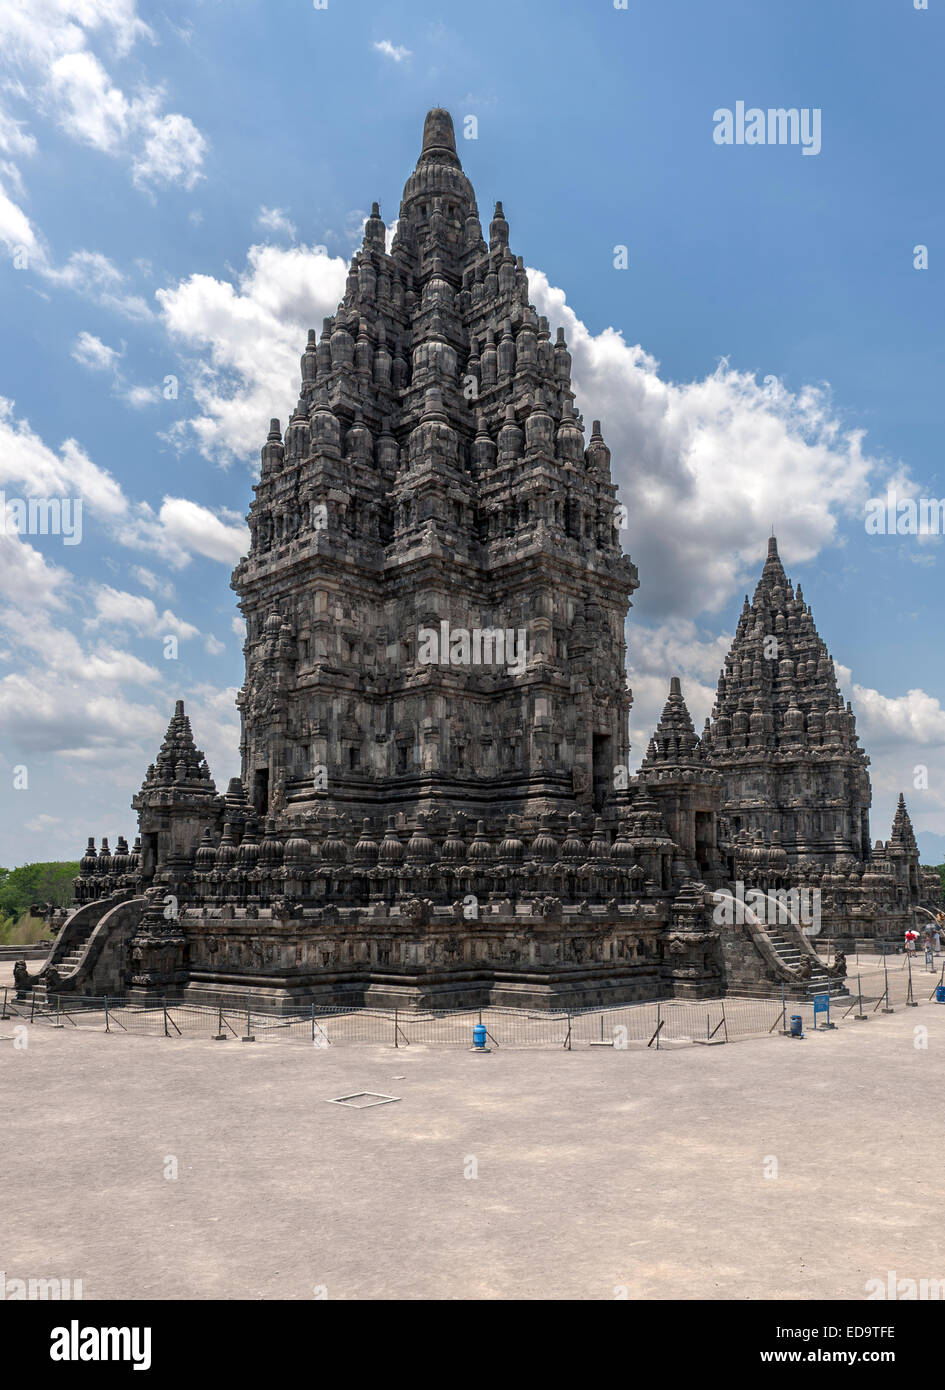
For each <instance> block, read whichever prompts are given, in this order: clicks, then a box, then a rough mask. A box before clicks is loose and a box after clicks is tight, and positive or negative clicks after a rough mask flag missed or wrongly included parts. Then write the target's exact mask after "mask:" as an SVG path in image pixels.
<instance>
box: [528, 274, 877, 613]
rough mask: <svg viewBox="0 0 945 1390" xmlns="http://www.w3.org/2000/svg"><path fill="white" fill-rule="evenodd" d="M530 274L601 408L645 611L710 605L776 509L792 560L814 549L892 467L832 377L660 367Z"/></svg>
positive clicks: (724, 592)
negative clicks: (690, 373)
mask: <svg viewBox="0 0 945 1390" xmlns="http://www.w3.org/2000/svg"><path fill="white" fill-rule="evenodd" d="M528 275H529V285H530V289H531V294H532V298H533V300H534V301H535V303H536V306H537V307H538V309H539V311H540V312H541V313H544V314H547V315H548V318H549V319H550V321H551V323H552V325H553V326H556V325H558V324H560V325H562V326H563V327H564V328H565V332H566V336H567V340H568V347H569V349H570V352H571V355H572V359H573V381H574V389H575V391H576V393H577V398H578V401H579V403H580V405H581V408H582V410H583V411H584V412H585V418H586V421H587V423H588V424H590V420H591V419H592V418H599V419H600V420H601V421H602V423H603V431H604V436H605V438H606V440H607V442H608V444H609V446H610V448H611V450H612V452H613V461H612V468H613V476H614V481H615V482H616V483H617V484H618V487H619V489H620V496H621V499H622V500H623V501H624V502H625V503H626V505H627V506H628V509H629V529H628V531H627V532H626V533H625V545H626V548H627V549H628V550H629V551H630V554H631V556H632V558H633V559H634V561H635V562H636V564H637V565H638V567H639V569H640V574H641V578H642V587H641V589H640V591H639V596H638V598H635V599H634V603H635V604H638V611H639V612H641V613H642V614H643V615H644V616H646V617H648V618H650V617H654V616H655V617H669V616H675V617H684V618H695V617H697V616H698V615H699V614H700V613H706V612H709V613H714V612H717V611H718V610H719V609H720V608H721V607H722V606H723V605H724V604H725V603H726V602H728V601H729V600H730V599H731V597H732V596H733V594H737V593H738V592H739V591H740V590H741V589H743V588H744V587H745V585H746V584H747V583H748V582H749V580H752V579H753V578H754V577H755V576H756V575H757V573H758V571H759V570H760V566H761V563H762V561H763V558H764V553H765V544H766V538H767V536H768V535H769V533H770V529H771V523H772V521H776V522H777V534H778V543H779V548H780V550H781V554H782V557H783V558H784V560H785V562H786V563H787V564H791V563H794V564H797V563H801V562H804V561H808V560H811V559H813V558H814V556H816V555H817V554H818V553H819V551H821V550H822V549H823V548H824V547H825V546H828V545H835V544H836V543H837V540H838V522H839V520H840V519H841V517H843V516H851V515H862V509H863V507H864V506H865V502H866V500H867V498H868V497H870V496H871V495H872V494H873V492H874V491H875V490H876V489H877V486H878V485H879V484H881V485H882V486H885V480H886V478H888V477H889V475H890V473H891V472H893V471H894V469H893V468H891V467H890V466H889V464H887V463H886V462H885V461H883V460H881V459H877V458H871V457H870V456H869V455H867V454H865V453H864V451H863V431H862V430H856V429H850V428H849V427H848V426H846V425H845V424H843V423H842V421H841V420H840V418H839V415H838V414H837V412H836V411H835V409H834V407H833V405H832V402H831V397H830V390H829V387H827V386H807V387H804V388H802V389H801V390H799V391H797V392H791V391H788V390H787V389H786V388H785V387H784V386H782V385H780V384H779V383H777V382H776V381H775V380H774V378H770V379H769V380H767V382H766V383H763V384H761V385H759V384H758V382H757V381H756V379H755V377H754V376H753V375H752V374H751V373H749V372H739V371H736V370H734V369H733V368H731V367H729V366H728V364H727V363H722V364H721V365H720V366H719V367H718V369H717V370H715V371H713V372H712V373H710V374H709V375H708V376H706V377H705V378H704V379H703V380H701V381H694V382H690V383H683V384H677V383H673V382H666V381H663V380H662V379H661V377H660V376H659V374H658V364H657V363H656V361H655V360H654V359H653V358H652V357H650V356H649V355H648V354H647V353H646V352H645V351H644V350H643V348H642V347H640V346H639V345H637V346H632V345H630V344H628V343H626V342H625V341H624V339H623V337H622V336H621V334H620V333H618V332H616V331H615V330H614V329H612V328H606V329H604V330H603V332H601V333H598V334H596V335H595V334H592V333H590V332H589V330H588V329H587V327H586V326H585V325H584V324H583V323H582V322H581V320H580V319H578V317H577V316H576V314H575V313H574V311H573V310H572V309H571V308H570V307H569V306H568V304H567V303H566V301H565V296H564V293H563V291H561V290H559V289H556V288H554V287H552V286H551V285H549V283H548V280H547V278H546V277H545V276H544V275H543V274H542V273H541V272H540V271H533V270H530V271H529V272H528ZM899 467H901V465H900V466H899Z"/></svg>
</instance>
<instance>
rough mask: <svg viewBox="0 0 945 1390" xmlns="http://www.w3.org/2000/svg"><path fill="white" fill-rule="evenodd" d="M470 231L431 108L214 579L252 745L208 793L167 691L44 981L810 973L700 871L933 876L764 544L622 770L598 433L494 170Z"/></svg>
mask: <svg viewBox="0 0 945 1390" xmlns="http://www.w3.org/2000/svg"><path fill="white" fill-rule="evenodd" d="M487 230H488V238H486V237H485V236H484V234H483V227H482V224H481V222H480V217H479V212H478V208H477V205H476V198H475V194H474V191H473V188H472V185H471V184H470V182H469V179H468V178H467V176H466V174H465V173H464V171H463V169H462V166H461V164H460V160H459V157H458V155H457V151H456V142H455V138H454V133H453V125H452V120H451V118H450V116H449V114H448V112H446V111H443V110H439V109H437V110H433V111H430V112H429V114H428V115H427V117H426V121H425V124H424V130H423V140H422V147H421V151H420V155H419V158H418V161H417V165H416V168H415V170H414V171H413V173H412V174H411V175H410V177H409V178H408V180H407V183H406V185H405V187H404V192H403V198H402V200H401V204H400V208H399V212H398V217H397V228H396V232H395V234H394V236H393V238H392V241H391V243H390V248H389V249H388V245H387V242H388V229H387V227H386V225H385V222H384V221H383V219H382V217H381V215H380V210H379V206H378V204H377V203H375V204H374V205H373V207H372V211H371V215H370V217H368V219H367V221H366V224H365V229H364V239H363V244H362V247H361V249H360V250H359V251H358V252H357V253H356V254H355V256H354V257H353V259H352V262H351V266H350V269H349V272H348V277H347V283H346V288H345V293H344V298H343V299H342V301H341V303H340V304H339V305H338V307H337V310H336V311H335V313H334V314H333V315H332V316H330V317H329V318H326V319H325V320H324V322H323V324H322V328H321V332H320V333H319V332H316V331H315V330H312V331H311V332H309V334H308V337H307V341H306V342H305V344H304V346H303V350H302V354H301V361H300V382H299V394H298V400H297V402H296V404H295V405H294V407H293V408H292V409H291V411H290V413H289V415H288V418H287V420H286V423H285V427H284V428H283V426H282V423H281V420H280V419H273V420H272V421H271V424H270V428H269V430H268V433H267V435H266V437H265V440H264V442H263V445H262V451H261V464H260V473H259V479H258V481H257V483H256V484H255V486H254V488H253V499H252V501H251V503H250V508H249V517H248V521H249V528H250V534H251V544H250V549H249V553H248V554H247V555H246V556H245V557H244V558H243V559H242V560H241V561H240V563H239V564H238V565H237V567H236V569H235V570H234V573H233V578H232V587H233V589H234V591H235V593H236V597H237V601H238V604H239V609H240V612H241V613H242V615H243V617H244V619H245V623H246V642H245V647H244V651H245V663H246V665H245V678H244V682H243V686H242V689H241V691H240V694H239V697H238V705H239V710H240V718H241V738H240V750H239V751H240V765H241V772H240V776H239V777H236V778H234V779H232V781H231V782H230V783H229V786H228V787H227V790H226V791H225V792H220V791H218V790H217V788H216V786H215V784H214V782H213V780H212V778H211V775H210V769H209V768H208V766H207V763H206V760H205V759H204V757H203V755H202V753H201V752H200V750H199V749H198V748H197V747H196V745H195V742H194V737H193V733H192V731H191V726H190V720H189V716H188V715H187V714H186V712H185V709H184V705H183V702H179V703H178V705H177V707H176V710H175V713H174V715H173V718H172V719H171V722H170V725H169V727H168V731H167V735H166V738H165V740H164V743H163V745H162V747H161V749H160V751H159V753H158V755H157V757H156V759H155V762H154V764H153V765H152V766H151V767H149V768H148V770H147V774H146V776H145V778H144V781H143V784H142V786H141V789H140V791H139V792H138V794H137V795H136V797H135V798H134V802H133V806H134V808H135V810H136V811H137V814H138V819H139V831H140V838H139V841H138V842H137V843H136V844H135V847H134V848H133V849H132V850H129V849H128V846H127V844H126V842H124V841H120V842H119V852H118V853H116V854H114V855H113V854H112V853H111V852H110V851H109V849H108V845H107V842H103V843H102V846H101V848H100V849H99V850H96V847H95V843H94V840H93V841H90V844H89V848H88V850H87V852H86V855H85V856H84V858H83V860H82V864H81V871H80V874H79V877H78V879H77V880H76V910H75V911H74V912H73V913H72V914H71V915H70V917H69V918H68V919H67V921H66V922H65V924H64V925H63V927H62V930H61V932H60V935H59V937H58V938H57V942H56V945H55V946H54V947H53V950H52V952H51V953H50V959H49V961H48V962H47V966H46V967H44V971H45V972H46V975H47V977H48V978H53V976H52V975H50V974H49V973H48V972H50V971H54V972H56V973H55V978H56V980H57V984H58V986H59V987H60V988H63V989H73V990H76V991H78V992H84V993H95V992H97V993H103V992H110V993H120V994H131V995H134V996H140V997H149V996H161V995H177V996H188V997H190V996H195V997H198V998H206V999H212V1000H217V999H220V1000H222V999H225V998H227V997H228V996H229V995H232V994H235V993H242V992H245V990H246V989H248V988H251V989H252V991H253V994H254V997H255V998H256V999H257V1000H258V1001H263V1000H267V1001H268V1002H269V1003H270V1004H271V1006H272V1007H273V1008H289V1007H293V1006H295V1005H297V1004H298V1003H300V1002H307V1001H313V1000H314V1001H321V1002H325V1003H338V1002H351V1003H354V1004H357V1003H366V1002H371V1003H377V1004H381V1005H400V1006H421V1005H422V1006H429V1005H432V1004H436V1005H437V1006H439V1007H450V1006H453V1005H460V1004H462V1005H465V1004H470V1003H473V1004H475V1003H479V1004H482V1003H490V1002H491V1003H505V1004H510V1005H527V1006H530V1007H534V1006H545V1007H554V1008H557V1007H565V1006H567V1007H585V1006H595V1005H599V1004H602V1003H608V1002H622V1001H632V1000H639V999H651V998H658V997H667V996H671V995H680V996H687V995H688V996H700V995H718V994H720V993H722V992H724V991H725V990H727V989H735V988H738V989H747V988H751V989H756V990H760V991H762V992H764V991H766V990H776V991H780V989H781V987H782V986H785V987H786V988H787V989H788V990H789V991H795V992H798V993H800V994H803V993H806V992H807V991H808V989H809V988H811V987H821V988H830V989H836V988H842V979H841V978H839V977H838V976H837V974H836V972H834V975H830V973H829V971H828V969H827V968H826V966H825V964H824V963H823V962H821V961H819V960H818V959H817V957H816V956H815V953H814V951H813V948H812V947H811V945H810V942H809V941H808V939H807V938H806V936H804V935H803V933H801V931H800V930H799V928H798V927H797V926H796V925H793V926H792V925H791V924H788V926H787V927H779V929H778V932H777V933H773V934H772V935H771V936H770V938H769V937H768V936H767V935H766V934H765V933H764V931H763V930H762V931H761V934H760V935H759V933H758V931H754V932H746V933H743V934H741V935H739V933H738V931H736V930H733V929H730V928H729V927H727V926H725V925H724V924H721V925H720V923H719V921H718V920H717V918H718V913H717V911H716V909H717V906H718V900H717V898H716V896H714V895H715V894H717V893H719V892H721V893H722V894H723V895H724V894H727V893H730V892H731V891H733V889H734V888H735V886H736V885H737V883H738V882H742V881H743V882H745V883H749V884H752V885H755V886H759V887H761V888H763V889H765V890H766V891H767V890H769V889H770V890H772V891H774V890H778V889H780V888H782V887H790V886H792V885H803V886H805V887H808V888H817V889H818V891H820V892H821V893H822V896H823V902H824V905H825V907H824V911H825V917H826V919H828V924H827V925H826V926H825V928H824V930H825V933H828V934H831V935H834V936H838V937H844V938H847V937H848V938H850V939H852V938H854V937H860V938H861V937H864V936H870V935H876V936H889V935H894V934H896V933H898V932H900V931H901V930H902V928H903V925H904V924H905V923H906V922H907V921H909V920H911V913H912V911H913V909H914V908H915V906H916V905H917V904H918V903H919V902H920V901H921V902H928V901H933V900H934V899H935V896H936V892H935V889H934V885H933V884H932V882H931V880H930V879H929V877H928V876H927V875H923V874H922V872H921V870H920V868H919V863H918V853H917V850H916V847H915V839H914V836H913V834H912V828H911V824H910V823H909V817H908V812H907V811H906V808H905V805H904V803H902V802H901V803H900V808H899V812H898V813H897V818H896V824H895V825H894V827H893V833H892V838H891V839H890V841H889V842H888V843H887V844H886V845H884V846H880V847H879V848H878V849H877V848H871V846H870V834H869V804H870V785H869V777H868V773H867V764H868V759H867V758H866V756H865V754H864V753H863V751H862V749H861V748H860V747H859V744H858V742H857V738H856V730H855V725H854V719H853V714H852V712H851V710H850V707H849V706H848V705H844V703H843V701H842V699H841V698H840V695H839V693H838V690H837V685H836V678H835V675H834V670H833V663H832V661H831V659H830V657H829V656H828V654H827V652H826V649H825V648H824V645H823V643H822V642H821V640H820V638H819V637H818V635H817V632H816V629H815V628H814V624H813V619H812V617H811V613H810V609H809V608H808V607H807V605H806V603H805V602H804V599H803V597H802V595H801V591H800V587H798V588H797V590H794V589H793V588H792V586H791V584H790V583H789V581H788V580H787V578H786V576H785V574H784V570H783V568H782V566H781V562H780V559H779V558H778V554H777V546H776V544H775V542H774V541H773V540H772V541H771V543H770V546H769V555H768V559H767V562H766V564H765V567H764V571H763V574H762V577H761V581H760V583H759V585H758V589H757V590H756V593H755V598H754V601H753V603H752V604H750V605H749V604H748V601H747V600H746V606H745V609H744V612H743V613H742V616H741V619H740V621H739V625H738V632H737V634H736V638H735V641H734V643H733V645H732V649H731V652H730V653H729V656H728V657H727V659H726V664H725V670H724V671H723V672H722V675H721V677H720V681H719V689H718V696H717V700H716V705H715V709H714V711H713V714H712V718H711V720H710V721H709V722H708V723H707V726H706V729H705V731H704V733H703V735H702V736H701V738H700V737H699V736H698V735H697V734H696V732H695V729H694V727H693V724H692V720H691V718H690V715H689V711H688V709H687V707H686V704H685V699H684V696H683V692H682V687H681V684H680V682H679V680H678V678H676V677H673V678H672V679H671V681H670V686H669V694H668V699H667V703H666V707H665V709H664V711H663V715H662V717H661V720H660V722H659V725H658V727H657V729H656V730H655V731H654V734H653V737H652V739H651V741H650V743H649V746H648V748H647V751H646V754H645V756H644V758H643V761H642V764H641V766H640V770H639V772H638V774H637V775H636V776H629V775H628V773H627V768H628V766H629V762H628V759H629V754H630V749H629V740H628V714H629V710H630V706H631V692H630V690H629V688H628V685H627V677H626V665H627V652H626V646H625V639H624V625H625V621H626V618H627V614H628V611H629V609H630V606H631V598H632V595H633V593H634V591H635V590H636V589H637V587H638V583H639V580H638V575H637V571H636V568H635V566H634V565H633V563H632V562H631V560H630V559H629V557H628V556H626V555H624V554H623V551H622V548H621V545H620V537H619V532H618V530H617V529H616V526H615V519H616V516H617V507H616V501H615V499H616V489H615V485H614V483H613V480H612V476H611V454H610V449H609V448H608V446H607V444H606V442H605V439H604V435H603V431H602V428H601V424H600V422H599V421H597V420H594V421H592V423H591V425H590V428H588V426H587V425H586V423H585V421H584V418H583V416H582V414H581V411H580V408H579V403H578V401H577V400H576V397H575V393H574V390H573V387H572V380H571V356H570V353H569V351H568V344H567V342H566V339H565V335H564V332H563V330H561V329H558V330H557V331H556V333H555V334H554V335H553V334H552V330H551V327H550V325H549V322H548V320H547V319H546V318H545V317H544V316H542V315H539V314H538V313H537V312H536V310H535V308H534V307H533V305H532V304H531V303H530V302H529V286H528V277H527V275H526V272H525V268H524V263H523V260H522V257H521V256H517V255H516V254H514V252H513V251H512V249H511V245H510V227H509V221H508V219H507V218H506V215H505V212H504V210H503V205H502V203H496V204H495V211H494V214H493V216H492V218H491V220H490V222H489V225H488V229H487ZM630 501H631V505H632V498H631V499H630ZM762 937H763V938H764V940H762ZM779 943H780V944H779ZM785 943H786V946H785ZM779 952H781V953H780V954H779ZM798 958H800V960H801V965H800V966H798V965H797V960H798ZM43 985H44V973H43V972H41V974H40V977H39V979H38V981H37V982H36V987H37V988H39V989H42V988H43Z"/></svg>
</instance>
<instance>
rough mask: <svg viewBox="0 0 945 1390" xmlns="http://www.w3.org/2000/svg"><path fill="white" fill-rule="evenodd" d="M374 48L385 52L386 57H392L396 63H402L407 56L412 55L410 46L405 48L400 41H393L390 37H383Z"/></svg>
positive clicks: (379, 51)
mask: <svg viewBox="0 0 945 1390" xmlns="http://www.w3.org/2000/svg"><path fill="white" fill-rule="evenodd" d="M374 48H375V51H376V52H378V53H383V55H384V57H385V58H391V59H392V60H393V61H394V62H395V63H402V62H403V61H404V59H405V58H409V57H411V56H412V55H411V52H410V49H409V48H404V47H403V45H402V44H399V43H391V41H390V39H381V41H380V43H376V44H375V45H374Z"/></svg>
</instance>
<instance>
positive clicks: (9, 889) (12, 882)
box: [0, 863, 79, 922]
mask: <svg viewBox="0 0 945 1390" xmlns="http://www.w3.org/2000/svg"><path fill="white" fill-rule="evenodd" d="M78 872H79V865H78V863H75V864H71V863H70V864H65V863H55V864H21V865H20V867H19V868H18V869H2V868H0V921H4V920H6V921H14V922H15V921H17V920H18V919H19V918H20V917H22V916H23V914H24V913H25V912H28V911H29V909H30V906H31V905H32V904H33V903H53V904H54V906H56V907H68V906H69V905H70V904H71V902H72V880H73V879H74V878H75V876H76V874H77V873H78Z"/></svg>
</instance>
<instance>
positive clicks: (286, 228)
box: [256, 207, 298, 241]
mask: <svg viewBox="0 0 945 1390" xmlns="http://www.w3.org/2000/svg"><path fill="white" fill-rule="evenodd" d="M256 223H257V226H260V227H262V228H263V230H264V231H266V232H273V233H274V234H275V235H282V236H287V237H288V238H289V240H290V241H295V238H296V236H297V235H298V233H297V231H296V227H295V223H294V222H293V221H292V219H291V218H290V217H289V216H288V214H287V213H286V212H285V211H284V210H283V209H282V208H267V207H261V208H260V209H259V216H258V217H257V218H256Z"/></svg>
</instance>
